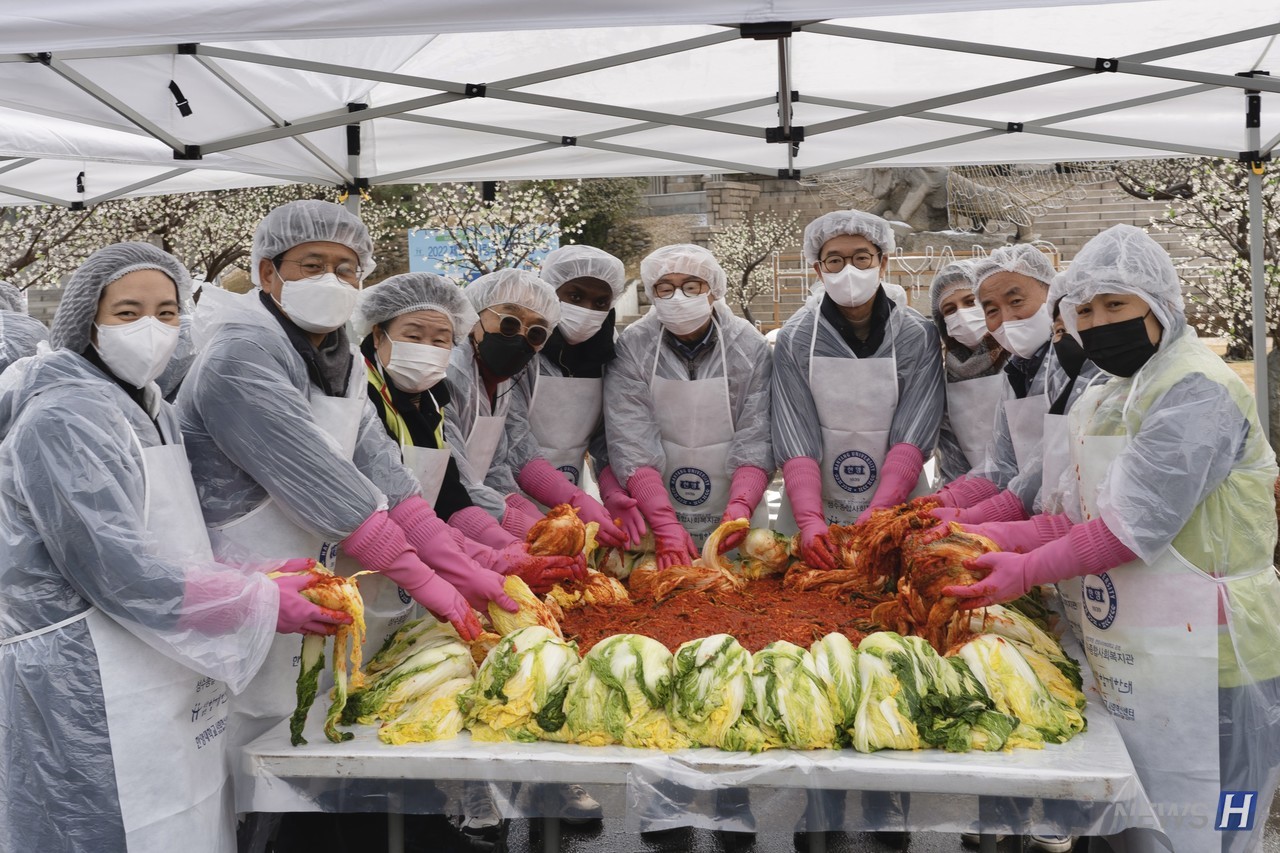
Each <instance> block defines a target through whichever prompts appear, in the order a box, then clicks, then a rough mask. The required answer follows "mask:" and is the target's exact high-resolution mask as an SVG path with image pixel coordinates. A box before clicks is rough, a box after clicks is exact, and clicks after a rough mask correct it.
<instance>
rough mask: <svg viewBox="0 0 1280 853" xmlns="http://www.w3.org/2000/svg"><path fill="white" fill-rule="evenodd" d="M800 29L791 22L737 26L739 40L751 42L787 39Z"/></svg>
mask: <svg viewBox="0 0 1280 853" xmlns="http://www.w3.org/2000/svg"><path fill="white" fill-rule="evenodd" d="M799 29H800V27H799V26H798V25H797V24H795V23H794V22H792V21H764V22H761V23H755V24H738V35H739V37H740V38H744V39H752V40H753V41H777V40H778V39H789V38H791V34H792V33H794V32H798V31H799Z"/></svg>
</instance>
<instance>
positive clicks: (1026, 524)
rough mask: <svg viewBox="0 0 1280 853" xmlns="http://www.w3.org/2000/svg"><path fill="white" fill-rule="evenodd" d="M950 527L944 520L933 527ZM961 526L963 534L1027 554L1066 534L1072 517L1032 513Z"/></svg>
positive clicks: (1069, 528)
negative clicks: (1019, 519)
mask: <svg viewBox="0 0 1280 853" xmlns="http://www.w3.org/2000/svg"><path fill="white" fill-rule="evenodd" d="M950 527H951V525H950V524H948V523H947V522H943V523H942V524H940V525H938V527H935V528H934V530H939V529H942V528H947V530H948V531H949V530H950ZM961 528H962V529H963V530H964V531H965V532H966V533H976V534H977V535H979V536H985V537H987V538H988V539H990V540H991V541H992V542H994V543H996V544H997V545H999V546H1000V550H1001V551H1016V552H1017V553H1019V554H1026V553H1028V552H1030V551H1034V550H1035V549H1037V548H1039V547H1040V546H1042V545H1048V544H1049V543H1050V542H1052V541H1053V540H1055V539H1061V538H1062V537H1063V536H1066V535H1067V534H1068V533H1069V532H1070V531H1071V519H1069V518H1067V516H1066V515H1065V514H1063V515H1033V516H1031V518H1029V519H1027V520H1026V521H988V522H986V523H985V524H962V525H961ZM930 532H933V531H930ZM943 535H946V534H945V533H944V534H943Z"/></svg>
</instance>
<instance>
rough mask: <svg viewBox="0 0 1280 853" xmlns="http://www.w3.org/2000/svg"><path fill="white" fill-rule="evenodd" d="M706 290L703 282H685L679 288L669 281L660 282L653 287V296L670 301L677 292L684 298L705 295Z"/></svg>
mask: <svg viewBox="0 0 1280 853" xmlns="http://www.w3.org/2000/svg"><path fill="white" fill-rule="evenodd" d="M708 289H709V286H708V285H707V283H706V282H705V281H686V282H685V283H684V284H682V285H680V286H679V287H676V286H675V285H674V284H672V283H671V282H669V281H660V282H658V283H657V284H655V285H654V286H653V295H654V296H655V297H657V298H658V299H670V298H671V297H673V296H675V295H676V291H677V290H679V291H680V292H682V293H683V294H684V295H685V296H700V295H702V294H703V293H706V292H707V290H708Z"/></svg>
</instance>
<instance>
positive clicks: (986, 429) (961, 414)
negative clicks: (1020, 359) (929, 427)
mask: <svg viewBox="0 0 1280 853" xmlns="http://www.w3.org/2000/svg"><path fill="white" fill-rule="evenodd" d="M1005 384H1006V383H1005V378H1004V375H1003V374H1000V373H993V374H992V375H990V376H979V377H978V378H977V379H965V380H962V381H960V382H949V383H947V419H948V420H949V421H950V423H951V431H952V432H953V433H955V436H956V441H957V442H958V443H959V444H960V450H961V451H963V452H964V458H965V460H966V461H968V463H969V467H970V468H971V469H972V468H976V467H977V466H978V465H979V463H981V462H982V460H983V458H985V456H986V452H987V444H989V443H990V441H991V435H992V433H993V432H995V411H996V406H998V405H1000V401H1001V399H1002V398H1003V397H1004V388H1005Z"/></svg>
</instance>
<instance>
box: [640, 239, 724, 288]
mask: <svg viewBox="0 0 1280 853" xmlns="http://www.w3.org/2000/svg"><path fill="white" fill-rule="evenodd" d="M671 273H680V274H682V275H695V276H697V277H698V278H700V279H702V280H703V281H705V282H706V283H707V284H709V285H710V286H711V293H712V295H713V296H715V298H716V299H724V294H725V290H726V289H727V287H728V282H727V281H726V279H725V274H724V268H723V267H721V266H720V262H719V261H717V260H716V256H715V255H713V254H711V252H710V250H708V249H704V248H702V247H701V246H695V245H693V244H692V243H677V244H675V245H674V246H663V247H662V248H661V249H655V250H654V251H652V252H650V253H649V254H648V255H647V256H646V257H645V259H644V260H643V261H641V262H640V280H641V281H642V282H644V292H645V294H646V295H647V296H648V297H649V298H650V299H652V298H653V285H654V283H655V282H656V281H657V280H658V279H660V278H662V277H663V276H664V275H669V274H671Z"/></svg>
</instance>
